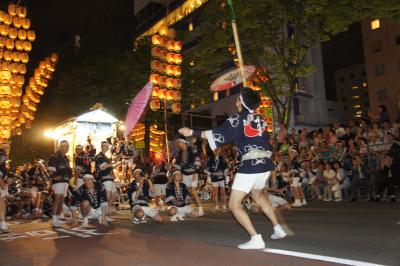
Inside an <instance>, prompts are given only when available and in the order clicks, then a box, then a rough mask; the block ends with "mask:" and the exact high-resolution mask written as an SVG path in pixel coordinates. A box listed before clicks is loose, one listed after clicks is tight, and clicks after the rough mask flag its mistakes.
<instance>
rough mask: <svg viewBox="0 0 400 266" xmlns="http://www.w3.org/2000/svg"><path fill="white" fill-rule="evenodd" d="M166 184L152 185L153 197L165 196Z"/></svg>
mask: <svg viewBox="0 0 400 266" xmlns="http://www.w3.org/2000/svg"><path fill="white" fill-rule="evenodd" d="M166 189H167V184H154V196H156V197H159V196H165V194H166Z"/></svg>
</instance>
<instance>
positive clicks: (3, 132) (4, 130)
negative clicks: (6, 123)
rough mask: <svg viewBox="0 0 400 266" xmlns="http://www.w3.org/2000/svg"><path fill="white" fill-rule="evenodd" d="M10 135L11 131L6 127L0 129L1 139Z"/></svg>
mask: <svg viewBox="0 0 400 266" xmlns="http://www.w3.org/2000/svg"><path fill="white" fill-rule="evenodd" d="M10 137H11V131H10V130H9V129H7V128H2V129H1V130H0V138H1V139H9V138H10Z"/></svg>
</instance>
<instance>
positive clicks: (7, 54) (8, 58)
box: [3, 51, 13, 62]
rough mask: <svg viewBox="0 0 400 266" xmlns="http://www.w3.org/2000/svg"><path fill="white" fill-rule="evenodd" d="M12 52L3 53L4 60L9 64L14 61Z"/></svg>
mask: <svg viewBox="0 0 400 266" xmlns="http://www.w3.org/2000/svg"><path fill="white" fill-rule="evenodd" d="M12 54H13V53H12V52H11V51H4V53H3V58H4V60H6V61H7V62H9V61H11V60H12Z"/></svg>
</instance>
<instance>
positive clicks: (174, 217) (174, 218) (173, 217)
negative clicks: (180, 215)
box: [169, 215, 178, 222]
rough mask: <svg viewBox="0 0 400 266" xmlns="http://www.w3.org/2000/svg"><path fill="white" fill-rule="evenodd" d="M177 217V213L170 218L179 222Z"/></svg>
mask: <svg viewBox="0 0 400 266" xmlns="http://www.w3.org/2000/svg"><path fill="white" fill-rule="evenodd" d="M176 217H177V215H174V216H172V217H171V218H170V219H169V220H170V221H171V222H177V221H178V219H177V218H176Z"/></svg>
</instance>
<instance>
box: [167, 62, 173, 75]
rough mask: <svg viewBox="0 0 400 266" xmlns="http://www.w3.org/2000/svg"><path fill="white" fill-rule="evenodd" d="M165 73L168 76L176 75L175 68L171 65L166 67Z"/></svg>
mask: <svg viewBox="0 0 400 266" xmlns="http://www.w3.org/2000/svg"><path fill="white" fill-rule="evenodd" d="M165 73H166V74H167V75H168V76H172V75H173V74H174V67H173V66H171V65H167V66H166V67H165Z"/></svg>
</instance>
